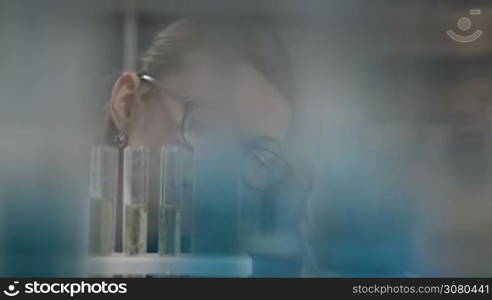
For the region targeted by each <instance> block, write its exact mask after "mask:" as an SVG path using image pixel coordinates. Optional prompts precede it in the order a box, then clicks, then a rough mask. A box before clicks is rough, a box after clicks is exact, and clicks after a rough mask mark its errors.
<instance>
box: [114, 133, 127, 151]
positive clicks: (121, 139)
mask: <svg viewBox="0 0 492 300" xmlns="http://www.w3.org/2000/svg"><path fill="white" fill-rule="evenodd" d="M127 139H128V138H127V135H126V130H124V129H123V130H122V131H120V133H118V134H117V135H116V136H115V137H114V143H115V144H116V145H117V146H118V148H124V147H125V146H126V142H127Z"/></svg>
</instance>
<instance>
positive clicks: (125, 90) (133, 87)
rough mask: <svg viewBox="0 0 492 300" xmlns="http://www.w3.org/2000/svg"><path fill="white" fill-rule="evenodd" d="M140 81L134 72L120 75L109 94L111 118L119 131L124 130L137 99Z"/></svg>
mask: <svg viewBox="0 0 492 300" xmlns="http://www.w3.org/2000/svg"><path fill="white" fill-rule="evenodd" d="M139 86H140V79H139V78H138V76H137V74H136V73H135V72H125V73H123V74H121V76H120V77H119V78H118V80H117V81H116V83H115V84H114V86H113V90H112V92H111V118H112V119H113V122H114V124H115V125H116V127H117V128H118V129H119V130H123V129H126V128H127V127H128V125H129V123H130V120H131V117H132V113H133V112H132V109H133V108H134V107H135V106H134V105H135V103H136V101H137V97H138V89H139Z"/></svg>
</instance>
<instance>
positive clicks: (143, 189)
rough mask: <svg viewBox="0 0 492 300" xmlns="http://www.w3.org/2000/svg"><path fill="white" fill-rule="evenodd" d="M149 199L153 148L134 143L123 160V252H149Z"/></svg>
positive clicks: (129, 253)
mask: <svg viewBox="0 0 492 300" xmlns="http://www.w3.org/2000/svg"><path fill="white" fill-rule="evenodd" d="M148 201H149V150H148V149H147V148H145V147H143V146H136V147H134V146H130V147H127V148H125V150H124V162H123V204H124V207H123V224H124V226H123V252H124V253H125V254H127V255H138V254H143V253H146V252H147V208H148Z"/></svg>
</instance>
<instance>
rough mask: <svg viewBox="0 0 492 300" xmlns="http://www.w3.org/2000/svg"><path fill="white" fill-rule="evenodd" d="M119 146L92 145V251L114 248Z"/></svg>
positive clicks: (97, 251)
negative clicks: (117, 147)
mask: <svg viewBox="0 0 492 300" xmlns="http://www.w3.org/2000/svg"><path fill="white" fill-rule="evenodd" d="M117 174H118V150H117V149H116V148H114V147H110V146H95V147H92V149H91V165H90V179H89V181H90V184H89V197H90V242H89V244H90V252H91V254H93V255H110V254H111V253H113V251H114V240H115V208H116V205H115V203H116V190H117V189H116V187H117Z"/></svg>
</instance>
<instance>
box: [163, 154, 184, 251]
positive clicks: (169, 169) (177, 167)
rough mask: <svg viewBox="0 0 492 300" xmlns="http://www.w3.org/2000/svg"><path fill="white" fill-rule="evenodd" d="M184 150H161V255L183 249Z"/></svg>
mask: <svg viewBox="0 0 492 300" xmlns="http://www.w3.org/2000/svg"><path fill="white" fill-rule="evenodd" d="M182 151H183V149H180V148H179V147H167V148H164V147H163V148H162V149H161V185H160V203H159V254H160V255H174V254H178V253H179V252H180V249H181V200H182V199H181V198H182V195H183V163H184V162H183V159H184V158H183V153H182Z"/></svg>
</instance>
